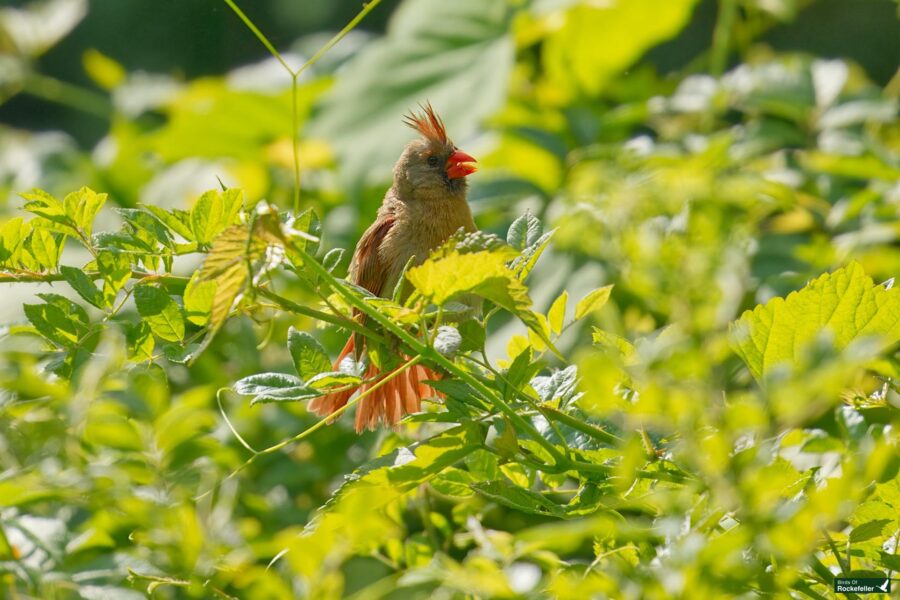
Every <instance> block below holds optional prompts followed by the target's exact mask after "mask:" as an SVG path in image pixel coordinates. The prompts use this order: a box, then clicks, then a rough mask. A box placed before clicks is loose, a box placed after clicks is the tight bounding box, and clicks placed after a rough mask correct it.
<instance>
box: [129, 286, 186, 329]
mask: <svg viewBox="0 0 900 600" xmlns="http://www.w3.org/2000/svg"><path fill="white" fill-rule="evenodd" d="M134 303H135V306H137V310H138V314H140V315H141V317H142V318H143V319H145V320H146V321H147V324H148V325H149V326H150V329H151V330H152V331H153V333H154V334H155V335H157V336H159V337H160V338H162V339H164V340H166V341H169V342H178V341H181V340H182V339H184V315H183V313H182V311H181V307H180V306H178V304H176V303H175V301H174V300H172V298H171V297H170V296H169V295H168V294H167V293H166V292H165V291H164V290H162V289H160V288H158V287H154V286H152V285H139V286H137V287H135V289H134Z"/></svg>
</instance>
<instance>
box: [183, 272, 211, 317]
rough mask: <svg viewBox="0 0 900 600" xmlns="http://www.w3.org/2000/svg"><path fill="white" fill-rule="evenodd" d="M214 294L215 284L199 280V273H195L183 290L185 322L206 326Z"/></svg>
mask: <svg viewBox="0 0 900 600" xmlns="http://www.w3.org/2000/svg"><path fill="white" fill-rule="evenodd" d="M215 294H216V282H215V281H210V280H201V279H200V272H199V271H197V272H195V273H194V274H193V275H192V276H191V280H190V281H188V284H187V287H185V289H184V296H183V300H184V313H185V317H186V318H187V320H188V321H190V322H191V323H193V324H194V325H199V326H201V327H202V326H204V325H206V323H207V322H208V321H209V314H210V311H211V310H212V306H213V299H214V298H215Z"/></svg>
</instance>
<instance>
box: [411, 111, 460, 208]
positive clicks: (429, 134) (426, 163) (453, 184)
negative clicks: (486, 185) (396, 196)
mask: <svg viewBox="0 0 900 600" xmlns="http://www.w3.org/2000/svg"><path fill="white" fill-rule="evenodd" d="M404 122H405V123H406V124H407V125H409V126H410V127H412V128H413V129H415V130H416V131H418V132H419V134H420V135H421V137H419V138H418V139H415V140H413V141H411V142H409V143H408V144H407V145H406V148H405V149H404V150H403V154H402V155H401V156H400V160H398V161H397V164H396V165H395V166H394V184H395V185H396V186H398V187H400V188H401V190H402V191H404V192H407V194H411V196H410V197H412V198H415V199H418V200H430V199H435V200H441V199H446V198H447V196H448V194H449V195H452V196H465V192H466V177H467V176H468V175H471V174H472V173H474V172H475V170H476V167H475V165H474V164H473V163H475V162H476V161H475V159H474V158H472V157H471V156H469V155H468V154H466V153H465V152H463V151H462V150H460V149H459V148H457V147H456V146H454V145H453V142H452V141H451V140H450V139H449V138H448V137H447V131H446V129H444V122H443V121H442V120H441V118H440V117H439V116H438V115H437V113H435V112H434V109H433V108H432V107H431V104H426V105H425V106H423V107H422V112H421V113H415V112H411V113H410V114H409V115H407V116H406V117H405V118H404ZM405 195H406V194H405Z"/></svg>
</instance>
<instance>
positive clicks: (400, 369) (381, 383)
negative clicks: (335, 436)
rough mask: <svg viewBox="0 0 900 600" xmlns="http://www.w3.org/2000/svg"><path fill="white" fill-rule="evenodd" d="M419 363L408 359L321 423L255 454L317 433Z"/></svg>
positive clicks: (418, 360) (413, 358)
mask: <svg viewBox="0 0 900 600" xmlns="http://www.w3.org/2000/svg"><path fill="white" fill-rule="evenodd" d="M421 361H422V357H421V356H414V357H412V358H411V359H409V360H408V361H406V362H405V363H403V364H402V365H401V366H400V367H398V368H397V369H395V370H393V371H391V372H390V373H388V374H387V375H386V376H384V377H382V378H381V379H379V380H378V382H377V383H375V384H374V385H372V386H371V387H369V388H368V389H367V390H366V391H364V392H363V393H361V394H359V395H358V396H357V397H356V398H354V399H353V400H351V401H350V402H348V403H347V404H345V405H344V406H342V407H340V408H339V409H337V410H335V411H334V412H332V413H331V414H329V415H328V416H327V417H325V418H324V419H322V420H321V421H319V422H318V423H316V424H315V425H312V426H311V427H309V428H307V429H305V430H303V431H301V432H300V433H298V434H297V435H295V436H294V437H292V438H289V439H286V440H284V441H281V442H279V443H277V444H275V445H274V446H269V447H268V448H266V449H265V450H260V451H259V452H258V453H257V454H259V455H263V454H271V453H273V452H278V451H279V450H281V449H282V448H284V447H285V446H288V445H290V444H293V443H294V442H299V441H300V440H302V439H303V438H305V437H307V436H309V435H311V434H313V433H315V432H316V431H318V430H319V429H321V428H322V427H324V426H325V425H328V424H329V423H331V422H333V421H334V420H335V419H336V418H338V417H339V416H341V415H342V414H343V413H344V412H345V411H347V410H349V409H350V408H352V407H353V406H354V405H356V404H358V403H359V401H360V400H362V399H363V398H365V397H366V396H368V395H370V394H371V393H372V392H374V391H376V390H378V389H379V388H381V387H382V386H384V385H386V384H387V383H388V382H389V381H390V380H391V379H393V378H394V377H397V376H398V375H400V373H403V372H404V371H406V370H407V369H409V368H410V367H413V366H415V365H417V364H418V363H419V362H421Z"/></svg>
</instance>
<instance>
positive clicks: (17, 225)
mask: <svg viewBox="0 0 900 600" xmlns="http://www.w3.org/2000/svg"><path fill="white" fill-rule="evenodd" d="M29 231H31V226H30V225H28V224H27V223H25V221H24V219H22V217H16V218H14V219H10V220H9V221H7V222H6V223H4V224H3V227H2V229H0V264H8V263H12V262H13V259H14V257H15V255H16V251H17V250H18V249H19V247H20V246H21V245H22V242H23V241H24V240H25V238H26V236H27V235H28V233H29Z"/></svg>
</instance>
